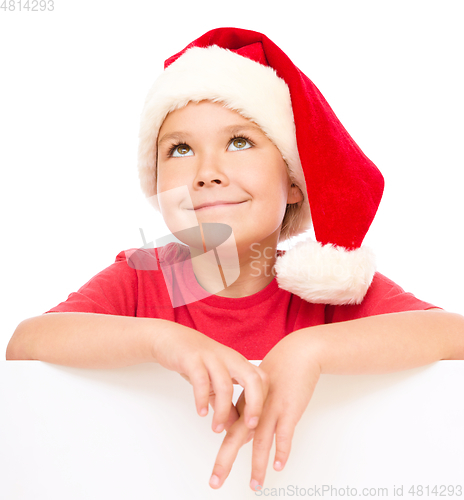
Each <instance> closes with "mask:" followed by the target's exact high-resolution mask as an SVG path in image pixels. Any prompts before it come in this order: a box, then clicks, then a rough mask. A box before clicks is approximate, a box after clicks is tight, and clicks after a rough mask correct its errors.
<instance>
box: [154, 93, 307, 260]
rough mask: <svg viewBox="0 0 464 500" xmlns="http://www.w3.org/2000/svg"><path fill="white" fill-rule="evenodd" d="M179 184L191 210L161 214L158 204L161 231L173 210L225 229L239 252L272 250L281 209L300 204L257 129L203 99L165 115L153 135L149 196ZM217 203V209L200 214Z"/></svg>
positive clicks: (276, 154) (279, 162)
mask: <svg viewBox="0 0 464 500" xmlns="http://www.w3.org/2000/svg"><path fill="white" fill-rule="evenodd" d="M181 186H186V188H187V189H188V193H189V195H190V198H191V200H192V202H193V208H194V210H192V209H191V207H190V208H189V207H187V205H188V203H185V201H184V202H179V203H178V206H176V205H175V204H174V205H173V204H170V205H169V212H170V213H166V212H168V210H167V209H166V208H167V207H166V204H165V206H164V207H163V203H162V198H160V208H161V213H162V214H163V217H164V219H165V220H166V222H167V224H168V227H170V228H171V226H170V224H169V219H170V218H175V217H176V215H174V214H172V211H173V210H175V211H177V212H178V213H181V212H182V211H183V212H184V215H186V216H187V217H186V219H184V220H190V221H191V220H192V218H191V217H192V216H193V214H195V215H196V218H197V220H198V222H199V223H201V222H221V223H224V224H228V225H229V226H231V227H232V230H233V232H234V237H235V242H236V244H237V249H238V251H239V254H240V253H241V251H246V250H247V249H248V248H249V246H250V245H251V244H253V243H256V242H259V243H262V244H264V245H266V246H269V247H272V248H275V246H276V245H277V242H278V237H279V233H280V228H281V225H282V220H283V217H284V214H285V209H286V205H287V203H296V202H298V201H300V200H301V199H302V195H301V192H300V191H299V189H298V188H296V187H291V182H290V178H289V177H288V173H287V168H286V164H285V162H284V160H283V158H282V155H281V154H280V151H279V150H278V149H277V147H276V146H275V145H274V144H273V143H272V142H271V141H270V140H269V139H268V138H267V137H266V135H265V134H264V133H263V132H262V131H261V129H260V128H259V127H258V126H257V125H255V124H254V123H253V122H251V121H250V120H248V119H246V118H244V117H243V116H241V115H240V114H239V113H237V112H235V111H232V110H230V109H227V108H225V107H223V105H222V104H220V103H213V102H211V101H202V102H200V103H189V104H188V105H187V106H186V107H184V108H181V109H177V110H175V111H173V112H172V113H170V114H169V115H168V116H167V117H166V119H165V121H164V123H163V125H162V127H161V129H160V132H159V136H158V171H157V191H158V193H162V192H164V191H168V190H171V189H174V188H178V187H181ZM219 201H222V202H225V203H223V204H217V205H216V206H210V207H205V208H200V206H202V205H204V204H205V203H217V202H219ZM163 208H164V210H163ZM186 211H187V212H188V213H187V212H186ZM188 217H190V219H188ZM192 225H193V224H190V226H192ZM184 229H187V227H184Z"/></svg>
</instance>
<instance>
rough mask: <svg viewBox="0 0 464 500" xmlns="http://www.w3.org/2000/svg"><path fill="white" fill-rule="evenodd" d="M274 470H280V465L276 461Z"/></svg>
mask: <svg viewBox="0 0 464 500" xmlns="http://www.w3.org/2000/svg"><path fill="white" fill-rule="evenodd" d="M274 469H275V470H281V469H282V464H281V463H280V462H279V461H278V460H277V461H275V462H274Z"/></svg>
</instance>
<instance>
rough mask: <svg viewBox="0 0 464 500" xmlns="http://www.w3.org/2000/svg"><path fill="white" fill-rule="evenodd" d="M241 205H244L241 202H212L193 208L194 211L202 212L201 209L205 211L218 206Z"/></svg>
mask: <svg viewBox="0 0 464 500" xmlns="http://www.w3.org/2000/svg"><path fill="white" fill-rule="evenodd" d="M241 203H244V202H243V201H222V200H219V201H214V202H211V203H203V204H202V205H198V206H197V207H195V208H194V210H202V209H207V208H214V207H218V206H221V207H223V206H225V205H240V204H241Z"/></svg>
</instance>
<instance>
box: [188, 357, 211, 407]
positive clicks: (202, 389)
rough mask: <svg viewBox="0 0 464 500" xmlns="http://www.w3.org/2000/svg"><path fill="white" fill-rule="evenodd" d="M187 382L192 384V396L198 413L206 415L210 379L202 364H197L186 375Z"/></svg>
mask: <svg viewBox="0 0 464 500" xmlns="http://www.w3.org/2000/svg"><path fill="white" fill-rule="evenodd" d="M187 377H188V378H189V382H190V383H191V384H192V386H193V396H194V398H195V406H196V408H197V412H198V415H200V416H201V417H204V416H206V415H208V405H209V395H210V388H211V381H210V378H209V374H208V371H207V370H206V368H205V367H204V366H203V365H197V366H196V367H195V368H194V369H192V370H191V371H190V372H189V374H188V375H187Z"/></svg>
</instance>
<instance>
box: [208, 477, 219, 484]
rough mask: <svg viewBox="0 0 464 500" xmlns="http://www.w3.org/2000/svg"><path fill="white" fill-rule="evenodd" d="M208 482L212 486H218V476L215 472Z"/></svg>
mask: <svg viewBox="0 0 464 500" xmlns="http://www.w3.org/2000/svg"><path fill="white" fill-rule="evenodd" d="M209 484H210V485H211V486H214V487H216V486H219V478H218V477H217V476H216V475H215V474H213V475H212V476H211V479H210V480H209Z"/></svg>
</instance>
